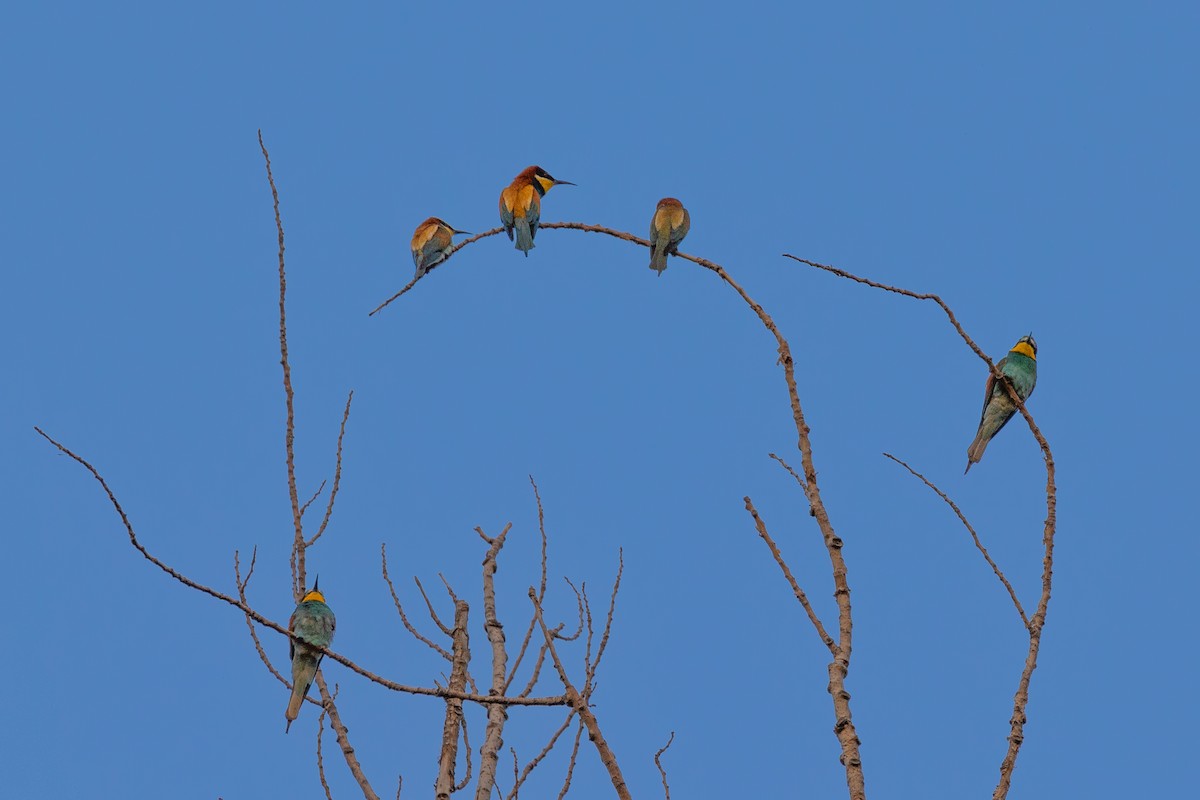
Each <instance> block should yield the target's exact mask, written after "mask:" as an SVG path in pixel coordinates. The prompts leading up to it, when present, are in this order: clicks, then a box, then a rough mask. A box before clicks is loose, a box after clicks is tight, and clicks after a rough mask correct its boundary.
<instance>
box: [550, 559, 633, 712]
mask: <svg viewBox="0 0 1200 800" xmlns="http://www.w3.org/2000/svg"><path fill="white" fill-rule="evenodd" d="M623 572H625V548H623V547H621V548H617V577H616V578H615V579H613V588H612V595H611V596H610V597H609V599H608V614H607V615H606V616H605V617H604V633H603V634H601V635H600V647H599V648H597V650H596V660H595V661H593V662H592V663H591V666H589V667H588V668H587V678H586V679H585V680H584V684H583V685H584V694H586V695H587V696H588V697H591V694H592V686H593V684H594V683H595V680H596V671H597V670H599V669H600V659H601V658H603V657H604V648H606V647H608V635H609V633H611V632H612V622H613V612H614V611H616V609H617V591H618V590H619V589H620V588H621V574H622V573H623ZM538 602H541V600H540V598H539V601H538Z"/></svg>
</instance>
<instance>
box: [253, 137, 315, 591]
mask: <svg viewBox="0 0 1200 800" xmlns="http://www.w3.org/2000/svg"><path fill="white" fill-rule="evenodd" d="M258 146H259V148H260V149H261V150H262V154H263V160H264V161H266V164H267V182H268V183H270V184H271V200H272V201H273V202H274V204H275V230H276V231H278V233H279V363H280V364H282V365H283V393H284V395H285V397H286V399H287V432H286V435H285V437H284V442H285V446H286V449H287V479H288V499H289V500H291V503H292V525H293V528H294V529H295V538H294V539H293V541H292V562H291V563H292V592H293V593H294V594H295V595H296V600H299V599H300V596H301V594H302V593H303V592H304V583H305V581H304V529H303V528H302V527H301V522H300V498H299V496H298V495H297V493H296V449H295V445H294V442H295V438H296V408H295V393H294V392H293V391H292V365H291V363H289V361H288V347H287V310H286V307H285V303H284V301H285V299H286V297H287V275H286V273H285V272H284V267H283V251H284V244H283V219H282V217H280V215H279V190H278V189H276V187H275V176H274V175H273V174H272V173H271V155H270V153H268V152H267V145H266V144H265V143H264V142H263V135H262V130H259V132H258Z"/></svg>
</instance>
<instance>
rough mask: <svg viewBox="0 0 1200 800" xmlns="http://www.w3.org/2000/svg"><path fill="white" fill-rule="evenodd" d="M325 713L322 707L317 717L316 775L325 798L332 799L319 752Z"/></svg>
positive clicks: (323, 763) (323, 762)
mask: <svg viewBox="0 0 1200 800" xmlns="http://www.w3.org/2000/svg"><path fill="white" fill-rule="evenodd" d="M327 713H328V712H326V711H325V709H324V708H322V709H321V716H319V717H317V776H318V777H320V779H321V788H322V789H324V790H325V800H333V794H332V793H331V792H330V791H329V781H327V780H325V759H324V757H323V756H322V754H321V739H323V738H324V733H325V716H326V714H327Z"/></svg>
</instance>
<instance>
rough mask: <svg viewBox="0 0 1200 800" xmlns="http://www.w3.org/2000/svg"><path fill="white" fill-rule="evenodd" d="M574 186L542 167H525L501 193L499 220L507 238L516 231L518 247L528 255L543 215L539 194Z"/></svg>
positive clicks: (510, 239)
mask: <svg viewBox="0 0 1200 800" xmlns="http://www.w3.org/2000/svg"><path fill="white" fill-rule="evenodd" d="M560 183H561V184H565V185H567V186H574V185H575V184H573V183H571V182H570V181H560V180H558V179H556V178H553V177H551V175H550V173H549V172H546V170H544V169H542V168H541V167H526V168H525V169H523V170H521V174H520V175H518V176H517V177H515V178H513V182H512V183H510V184H509V185H508V186H506V187H504V190H503V191H502V192H500V222H501V223H502V224H503V225H504V232H505V233H507V234H508V240H509V241H512V239H513V231H514V230H515V231H516V232H517V245H516V247H517V249H518V250H520V251H521V252H523V253H524V254H525V256H526V257H528V256H529V251H530V250H532V249H533V247H534V245H533V237H534V236H536V235H537V229H538V220H539V219H541V216H542V195H544V194H546V192H548V191H550V187H551V186H557V185H558V184H560Z"/></svg>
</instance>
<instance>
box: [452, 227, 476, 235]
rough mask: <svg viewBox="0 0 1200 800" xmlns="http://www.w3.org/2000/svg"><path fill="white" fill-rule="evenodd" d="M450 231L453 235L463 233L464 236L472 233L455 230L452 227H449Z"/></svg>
mask: <svg viewBox="0 0 1200 800" xmlns="http://www.w3.org/2000/svg"><path fill="white" fill-rule="evenodd" d="M450 233H452V234H454V235H455V236H458V235H459V234H460V233H461V234H463V235H465V236H472V235H473V234H472V233H471V232H470V231H456V230H455V229H454V228H451V229H450Z"/></svg>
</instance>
